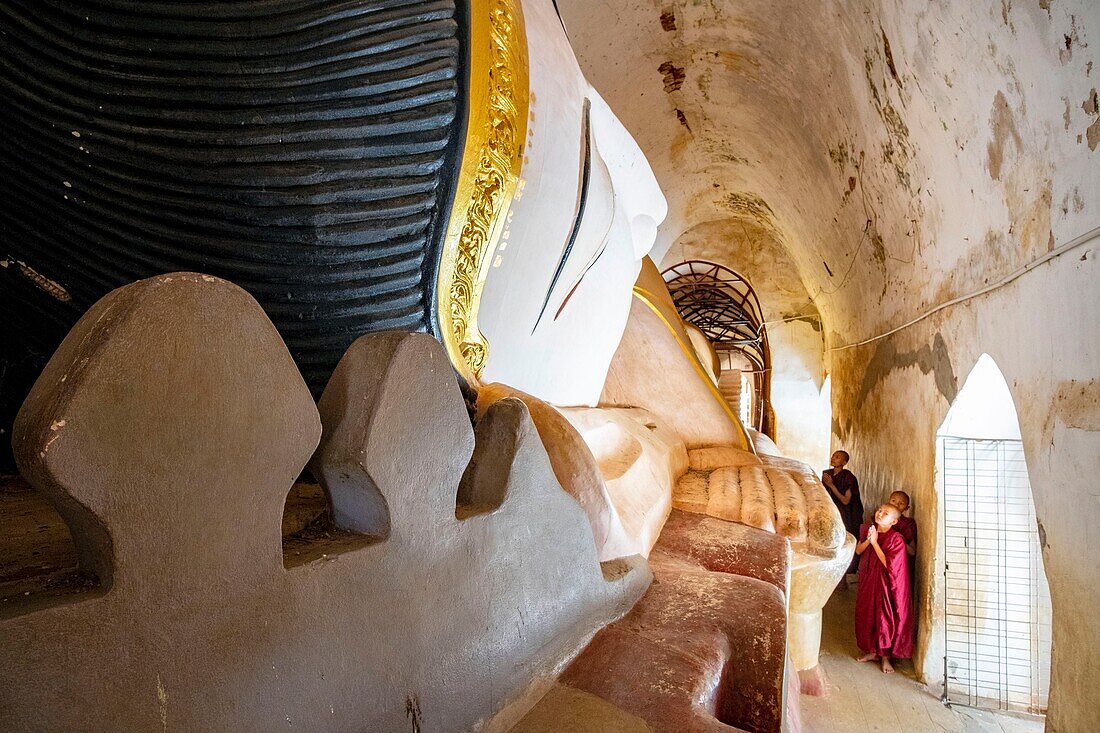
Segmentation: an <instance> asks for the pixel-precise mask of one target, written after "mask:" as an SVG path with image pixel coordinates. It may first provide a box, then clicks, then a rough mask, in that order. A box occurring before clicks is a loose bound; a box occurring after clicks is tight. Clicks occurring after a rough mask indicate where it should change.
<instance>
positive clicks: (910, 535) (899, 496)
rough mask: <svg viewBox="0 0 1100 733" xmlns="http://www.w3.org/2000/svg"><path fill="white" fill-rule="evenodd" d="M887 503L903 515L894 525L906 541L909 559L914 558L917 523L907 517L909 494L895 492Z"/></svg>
mask: <svg viewBox="0 0 1100 733" xmlns="http://www.w3.org/2000/svg"><path fill="white" fill-rule="evenodd" d="M886 503H887V504H890V505H892V506H894V507H896V508H897V510H898V514H900V515H901V516H899V517H898V523H897V524H895V525H894V531H895V532H897V533H898V534H900V535H901V536H902V538H903V539H904V540H905V551H906V552H907V553H909V557H914V556H915V555H916V554H917V522H916V520H914V519H913V518H912V517H907V516H905V512H907V511H908V510H909V494H907V493H905V492H904V491H895V492H894V493H892V494H890V498H889V499H887V500H886ZM912 569H913V568H912V567H910V568H909V570H910V571H912ZM910 575H912V572H910Z"/></svg>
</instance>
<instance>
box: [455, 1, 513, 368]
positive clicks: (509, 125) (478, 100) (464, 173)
mask: <svg viewBox="0 0 1100 733" xmlns="http://www.w3.org/2000/svg"><path fill="white" fill-rule="evenodd" d="M529 94H530V91H529V88H528V68H527V36H526V33H525V32H524V27H523V10H522V8H521V7H520V0H472V2H471V3H470V89H469V95H468V97H467V102H468V109H469V113H468V117H467V127H466V144H465V147H464V148H463V153H462V164H461V167H460V168H459V174H458V185H457V186H456V188H455V198H454V205H453V206H452V207H451V216H450V219H449V221H448V225H447V235H446V239H445V240H444V244H443V253H442V257H441V260H440V268H439V279H438V286H437V287H438V290H437V297H438V302H439V324H440V330H441V332H442V338H443V345H444V346H446V348H447V354H448V356H449V357H450V359H451V363H452V364H454V366H455V368H456V369H457V370H458V371H459V373H460V374H461V375H462V376H463V378H464V379H466V381H467V382H469V383H470V384H471V385H476V384H477V383H478V377H479V375H480V374H481V370H482V369H483V368H484V366H485V361H486V359H487V357H488V353H489V345H488V343H487V342H486V340H485V337H484V336H483V335H482V333H481V330H480V329H479V328H478V324H477V312H478V307H479V306H480V303H481V292H482V290H483V289H484V287H485V279H486V277H487V275H488V272H489V266H490V265H491V263H492V261H493V255H494V254H495V252H496V249H497V245H498V244H499V242H500V237H501V232H502V231H503V229H504V222H505V216H506V214H507V211H508V207H509V206H510V205H511V202H512V199H513V197H514V196H515V193H516V187H517V185H518V183H519V177H520V168H521V166H522V164H523V150H524V142H525V140H526V136H527V113H528V98H529Z"/></svg>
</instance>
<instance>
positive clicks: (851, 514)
mask: <svg viewBox="0 0 1100 733" xmlns="http://www.w3.org/2000/svg"><path fill="white" fill-rule="evenodd" d="M849 459H850V456H849V455H848V451H843V450H838V451H836V452H835V453H833V455H832V456H830V457H829V466H830V468H828V469H826V470H825V471H824V472H823V473H822V474H821V483H823V484H825V488H826V489H828V490H829V497H830V498H832V500H833V503H834V504H836V508H837V509H839V510H840V519H841V520H842V521H843V522H844V529H846V530H848V533H849V534H851V535H852V536H853V537H859V526H860V525H861V524H863V500H862V499H860V498H859V481H857V480H856V477H855V474H853V473H852V472H851V471H849V470H848V469H847V468H845V466H847V465H848V461H849ZM858 564H859V558H858V557H853V558H852V564H851V565H849V566H848V572H849V573H854V572H856V567H857V566H858Z"/></svg>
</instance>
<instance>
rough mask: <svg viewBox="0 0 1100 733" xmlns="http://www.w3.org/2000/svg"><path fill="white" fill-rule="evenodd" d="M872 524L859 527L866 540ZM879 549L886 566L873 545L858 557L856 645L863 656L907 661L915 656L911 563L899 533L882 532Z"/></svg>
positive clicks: (861, 536)
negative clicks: (910, 585)
mask: <svg viewBox="0 0 1100 733" xmlns="http://www.w3.org/2000/svg"><path fill="white" fill-rule="evenodd" d="M870 526H871V525H870V524H864V525H862V526H861V527H860V528H859V541H860V542H863V541H864V540H866V539H867V529H868V528H869V527H870ZM878 546H879V547H880V548H881V549H882V554H883V555H885V556H886V567H883V565H882V562H881V561H880V560H879V559H878V554H877V553H876V552H875V548H874V547H872V546H871V545H868V546H867V549H866V550H864V551H863V554H862V555H860V558H859V591H858V593H857V594H856V643H857V644H858V645H859V649H860V651H862V652H863V653H864V654H870V653H872V652H874V653H875V654H877V655H878V656H880V657H884V656H890V657H895V658H898V659H908V658H909V657H911V656H913V614H912V611H911V607H910V602H909V561H908V559H907V556H906V554H905V538H903V537H902V536H901V534H899V533H898V532H897V531H896V530H890V531H889V532H883V533H880V534H879V536H878Z"/></svg>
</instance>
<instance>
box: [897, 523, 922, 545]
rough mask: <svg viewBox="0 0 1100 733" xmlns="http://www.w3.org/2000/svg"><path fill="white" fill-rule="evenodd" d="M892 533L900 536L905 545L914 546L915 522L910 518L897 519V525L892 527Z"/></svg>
mask: <svg viewBox="0 0 1100 733" xmlns="http://www.w3.org/2000/svg"><path fill="white" fill-rule="evenodd" d="M894 531H895V532H897V533H898V534H900V535H901V538H902V539H903V540H905V543H906V544H908V545H913V544H916V542H917V522H916V520H914V519H913V518H912V517H898V523H897V524H895V525H894Z"/></svg>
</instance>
